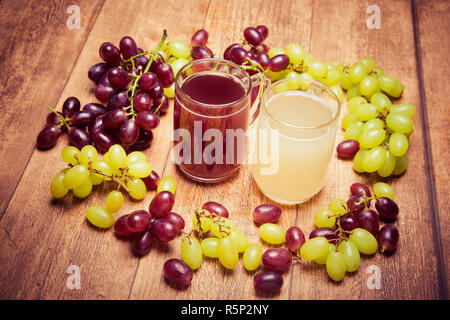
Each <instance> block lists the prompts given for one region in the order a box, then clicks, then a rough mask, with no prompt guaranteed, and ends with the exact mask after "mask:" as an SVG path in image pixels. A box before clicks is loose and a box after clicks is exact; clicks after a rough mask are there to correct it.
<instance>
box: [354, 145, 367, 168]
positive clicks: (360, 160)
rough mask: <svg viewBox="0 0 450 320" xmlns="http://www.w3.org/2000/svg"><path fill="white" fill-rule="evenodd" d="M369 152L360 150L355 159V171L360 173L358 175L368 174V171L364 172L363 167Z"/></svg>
mask: <svg viewBox="0 0 450 320" xmlns="http://www.w3.org/2000/svg"><path fill="white" fill-rule="evenodd" d="M368 152H369V151H368V150H365V149H362V150H359V151H358V152H357V153H356V154H355V157H354V158H353V169H354V170H355V171H356V172H358V173H364V172H366V170H364V167H363V160H364V158H365V157H366V155H367V153H368Z"/></svg>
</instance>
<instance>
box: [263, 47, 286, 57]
mask: <svg viewBox="0 0 450 320" xmlns="http://www.w3.org/2000/svg"><path fill="white" fill-rule="evenodd" d="M267 54H268V55H269V57H270V58H273V57H275V56H277V55H279V54H286V51H284V49H282V48H277V47H273V48H270V49H269V51H268V52H267Z"/></svg>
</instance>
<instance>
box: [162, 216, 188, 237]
mask: <svg viewBox="0 0 450 320" xmlns="http://www.w3.org/2000/svg"><path fill="white" fill-rule="evenodd" d="M164 220H167V221H170V222H172V223H173V224H174V225H175V227H176V228H177V230H178V232H180V231H181V230H183V229H184V219H183V217H182V216H180V215H179V214H178V213H175V212H169V213H167V214H166V215H165V216H164Z"/></svg>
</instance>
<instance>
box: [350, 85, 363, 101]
mask: <svg viewBox="0 0 450 320" xmlns="http://www.w3.org/2000/svg"><path fill="white" fill-rule="evenodd" d="M360 96H361V92H359V88H358V85H357V84H352V85H351V86H350V87H349V88H348V89H347V98H348V99H352V98H354V97H360Z"/></svg>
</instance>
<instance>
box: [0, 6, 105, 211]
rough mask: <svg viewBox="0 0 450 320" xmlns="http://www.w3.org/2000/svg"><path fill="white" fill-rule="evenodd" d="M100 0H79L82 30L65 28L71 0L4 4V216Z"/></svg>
mask: <svg viewBox="0 0 450 320" xmlns="http://www.w3.org/2000/svg"><path fill="white" fill-rule="evenodd" d="M102 3H103V1H102V0H96V1H80V2H79V6H80V8H81V19H82V22H81V29H79V30H76V29H74V30H69V29H68V28H67V27H66V19H67V17H68V14H67V13H66V8H67V7H68V6H69V5H70V4H71V3H70V1H46V3H45V5H42V1H35V0H33V1H2V2H1V3H0V69H1V70H2V72H1V73H0V83H1V84H2V87H1V89H0V112H1V113H2V116H1V117H0V135H1V136H2V143H1V144H0V163H1V164H2V165H3V164H5V165H6V166H7V168H8V170H1V173H0V180H1V181H2V183H1V184H0V217H1V216H2V215H3V213H4V211H5V209H6V206H7V205H8V202H9V200H10V198H11V196H12V194H13V192H14V190H15V188H16V185H17V183H18V182H19V180H20V178H21V176H22V173H23V171H24V169H25V166H26V165H27V163H28V161H29V159H30V156H31V153H32V151H33V149H34V145H35V141H36V136H37V134H38V132H39V131H40V130H41V128H43V126H44V124H45V117H43V114H46V109H45V108H46V107H47V106H50V105H55V104H56V102H57V101H58V98H59V96H60V94H61V91H62V89H63V88H64V85H65V83H66V81H67V79H68V77H69V75H70V72H71V70H72V67H73V65H74V62H75V61H76V59H77V57H78V55H79V53H80V51H81V48H82V47H83V44H84V41H85V39H86V37H87V35H88V33H89V31H90V29H91V27H92V25H93V23H94V21H95V19H96V17H97V13H98V12H99V11H100V8H101V6H102Z"/></svg>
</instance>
